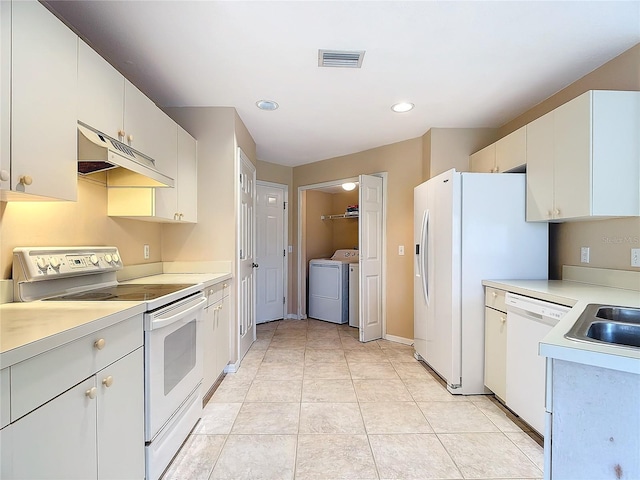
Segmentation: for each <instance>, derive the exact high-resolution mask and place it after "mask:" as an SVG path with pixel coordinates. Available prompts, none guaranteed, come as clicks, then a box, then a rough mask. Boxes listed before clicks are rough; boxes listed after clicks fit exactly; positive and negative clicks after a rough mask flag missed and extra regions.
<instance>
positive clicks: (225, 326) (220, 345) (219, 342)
mask: <svg viewBox="0 0 640 480" xmlns="http://www.w3.org/2000/svg"><path fill="white" fill-rule="evenodd" d="M219 305H220V308H219V309H218V310H217V312H216V313H217V318H216V346H217V348H216V350H217V364H218V375H220V374H221V373H222V372H223V371H224V369H225V367H226V366H227V364H228V363H229V297H224V298H223V299H222V301H221V302H220V304H219Z"/></svg>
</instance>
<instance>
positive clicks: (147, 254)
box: [144, 245, 150, 260]
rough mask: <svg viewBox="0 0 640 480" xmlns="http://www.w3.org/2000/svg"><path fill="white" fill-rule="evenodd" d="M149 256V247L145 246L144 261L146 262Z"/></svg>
mask: <svg viewBox="0 0 640 480" xmlns="http://www.w3.org/2000/svg"><path fill="white" fill-rule="evenodd" d="M149 255H150V253H149V245H145V246H144V258H145V260H147V259H148V258H149Z"/></svg>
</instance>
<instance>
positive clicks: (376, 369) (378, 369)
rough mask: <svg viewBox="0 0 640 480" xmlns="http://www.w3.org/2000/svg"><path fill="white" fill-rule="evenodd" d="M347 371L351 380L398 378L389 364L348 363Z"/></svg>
mask: <svg viewBox="0 0 640 480" xmlns="http://www.w3.org/2000/svg"><path fill="white" fill-rule="evenodd" d="M349 370H350V371H351V378H353V379H354V380H355V379H367V378H368V379H371V378H396V379H399V378H400V377H399V376H398V374H397V373H396V370H395V369H394V368H393V366H392V365H391V364H390V363H389V362H385V363H372V362H363V363H356V362H349Z"/></svg>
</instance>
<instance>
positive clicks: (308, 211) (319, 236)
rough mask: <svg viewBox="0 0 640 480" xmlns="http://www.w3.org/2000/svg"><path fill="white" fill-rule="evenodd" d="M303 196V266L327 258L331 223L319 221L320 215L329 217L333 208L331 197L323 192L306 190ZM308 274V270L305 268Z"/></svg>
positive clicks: (330, 237)
mask: <svg viewBox="0 0 640 480" xmlns="http://www.w3.org/2000/svg"><path fill="white" fill-rule="evenodd" d="M303 195H305V207H306V208H305V211H304V215H305V218H306V230H305V233H306V235H305V237H304V240H305V251H306V261H305V264H306V263H307V262H308V261H309V260H310V259H312V258H327V257H330V256H331V254H332V253H333V252H332V251H331V248H332V242H333V222H332V221H331V220H321V219H320V217H321V215H329V214H330V213H331V212H332V210H333V209H332V207H333V198H332V197H333V195H331V194H330V193H325V192H318V191H314V190H307V191H306V192H304V194H303ZM307 272H308V268H307Z"/></svg>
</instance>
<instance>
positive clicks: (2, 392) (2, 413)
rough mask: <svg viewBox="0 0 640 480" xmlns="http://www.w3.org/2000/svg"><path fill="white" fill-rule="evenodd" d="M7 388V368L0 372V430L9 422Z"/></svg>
mask: <svg viewBox="0 0 640 480" xmlns="http://www.w3.org/2000/svg"><path fill="white" fill-rule="evenodd" d="M9 388H10V387H9V367H7V368H3V369H2V370H0V428H3V427H5V426H6V425H8V424H9V422H10V421H11V409H10V406H11V403H10V402H11V395H10V394H9ZM0 478H1V477H0Z"/></svg>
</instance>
